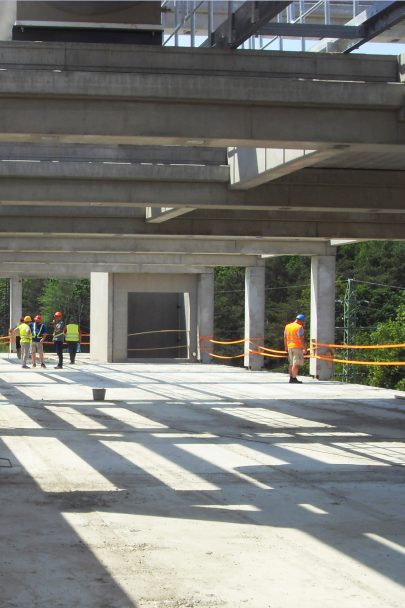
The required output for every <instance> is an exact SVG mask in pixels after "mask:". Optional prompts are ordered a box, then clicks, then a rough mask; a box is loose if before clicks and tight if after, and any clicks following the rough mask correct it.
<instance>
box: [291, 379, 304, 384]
mask: <svg viewBox="0 0 405 608" xmlns="http://www.w3.org/2000/svg"><path fill="white" fill-rule="evenodd" d="M290 384H302V382H301V380H297V378H290Z"/></svg>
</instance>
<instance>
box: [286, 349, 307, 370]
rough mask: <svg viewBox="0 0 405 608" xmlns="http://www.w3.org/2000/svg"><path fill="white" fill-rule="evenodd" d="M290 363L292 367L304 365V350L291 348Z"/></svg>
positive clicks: (289, 351)
mask: <svg viewBox="0 0 405 608" xmlns="http://www.w3.org/2000/svg"><path fill="white" fill-rule="evenodd" d="M288 361H289V362H290V365H299V366H301V365H304V353H303V350H302V348H289V349H288Z"/></svg>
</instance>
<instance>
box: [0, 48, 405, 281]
mask: <svg viewBox="0 0 405 608" xmlns="http://www.w3.org/2000/svg"><path fill="white" fill-rule="evenodd" d="M0 52H1V53H0V56H1V59H0V67H1V71H0V274H1V275H3V276H11V275H12V276H14V275H16V274H18V273H20V272H24V269H26V271H27V272H29V273H31V275H37V274H38V273H39V274H41V276H44V275H43V274H42V273H46V272H48V273H49V275H51V274H52V273H54V272H55V268H56V267H57V266H58V265H61V264H62V263H63V262H64V268H65V270H64V272H65V273H67V274H68V275H69V276H77V275H78V274H80V272H82V274H84V275H86V274H87V273H88V272H89V271H90V269H91V268H93V269H95V270H106V269H108V270H110V271H114V272H115V271H117V272H132V271H138V272H139V271H143V272H145V271H146V270H145V269H148V271H149V270H150V269H151V268H152V267H153V268H154V269H155V271H156V270H157V269H159V270H160V271H163V272H165V271H166V270H167V269H168V268H169V267H170V268H172V269H176V268H177V269H178V268H182V269H183V270H184V271H188V272H190V271H192V269H194V270H196V269H197V270H198V269H205V268H210V267H211V268H212V267H213V266H215V265H216V264H224V265H235V264H237V265H246V266H249V265H252V264H255V263H259V262H260V260H261V256H264V255H266V256H268V255H282V254H288V253H291V254H293V253H297V254H300V255H324V254H328V253H330V252H332V251H333V248H332V247H331V240H333V241H334V242H335V240H336V239H349V240H353V239H355V240H357V239H367V238H372V239H405V202H404V201H405V172H404V164H405V161H404V158H405V121H404V107H405V93H404V88H403V84H401V78H403V74H402V65H403V64H402V61H399V62H398V59H397V58H396V57H370V56H361V55H356V56H341V55H320V54H311V53H305V54H303V53H268V54H265V55H264V54H261V53H254V52H253V53H252V52H249V51H247V52H245V51H229V50H215V49H160V48H152V49H145V48H139V47H124V46H118V47H114V48H113V49H112V48H110V47H104V46H102V45H100V46H98V45H96V47H95V46H91V45H75V44H70V43H66V44H55V43H44V44H35V43H0ZM229 146H234V147H235V149H237V150H239V151H240V150H248V151H249V150H250V151H253V152H254V155H255V158H256V161H257V158H258V156H257V149H258V148H260V147H262V149H263V150H271V151H272V154H267V153H266V154H267V155H266V154H265V157H266V162H267V163H268V164H267V166H266V167H265V169H264V170H261V169H260V167H259V164H258V162H256V165H255V164H253V169H252V168H251V167H250V168H249V170H251V171H253V174H251V175H250V177H249V179H250V181H247V182H243V179H244V172H245V173H246V171H247V164H246V160H243V159H244V158H245V157H246V155H245V157H244V155H243V154H239V159H240V162H241V166H240V167H239V176H238V179H239V183H238V182H237V181H235V180H234V181H233V173H232V171H233V169H232V165H231V164H228V158H227V147H229ZM303 150H306V152H308V151H309V153H306V154H304V153H302V154H301V152H300V151H303ZM280 151H281V153H280ZM294 151H296V152H294ZM276 153H277V154H276ZM280 154H281V156H280ZM270 157H271V162H270V161H269V159H270ZM275 158H277V159H278V160H275ZM283 159H284V160H283ZM243 163H245V164H243ZM151 210H152V211H151ZM148 244H149V245H148ZM164 269H166V270H164Z"/></svg>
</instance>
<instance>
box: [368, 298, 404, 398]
mask: <svg viewBox="0 0 405 608" xmlns="http://www.w3.org/2000/svg"><path fill="white" fill-rule="evenodd" d="M369 343H370V344H405V303H404V304H401V305H400V306H399V308H398V311H397V315H396V317H395V318H394V319H388V320H387V321H383V322H381V323H378V325H377V327H376V329H375V330H374V331H373V332H371V334H370V337H369ZM367 358H369V360H370V361H403V362H405V347H401V348H390V349H384V350H383V349H381V350H378V349H376V350H371V351H367ZM404 372H405V366H370V367H369V368H368V371H367V378H366V381H367V384H371V386H380V387H382V388H394V389H399V390H405V374H404Z"/></svg>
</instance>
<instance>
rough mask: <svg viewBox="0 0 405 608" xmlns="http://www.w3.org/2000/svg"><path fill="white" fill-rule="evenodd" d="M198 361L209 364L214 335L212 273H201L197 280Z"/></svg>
mask: <svg viewBox="0 0 405 608" xmlns="http://www.w3.org/2000/svg"><path fill="white" fill-rule="evenodd" d="M197 323H198V359H199V360H200V361H201V362H202V363H210V362H211V361H212V357H210V355H209V352H212V351H211V349H212V348H213V344H212V343H211V342H209V340H212V338H213V335H214V271H213V270H212V271H211V272H203V273H202V274H200V276H199V278H198V321H197Z"/></svg>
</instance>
